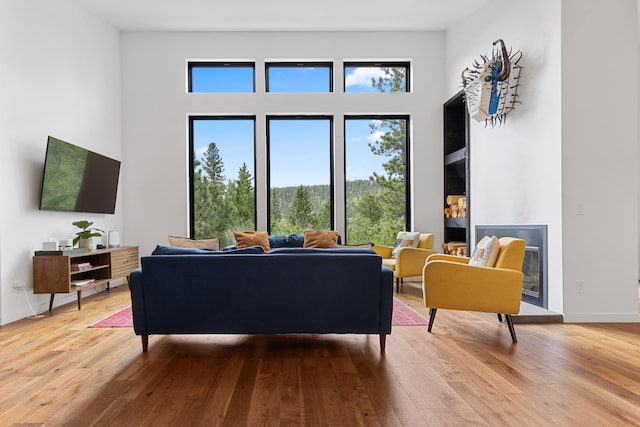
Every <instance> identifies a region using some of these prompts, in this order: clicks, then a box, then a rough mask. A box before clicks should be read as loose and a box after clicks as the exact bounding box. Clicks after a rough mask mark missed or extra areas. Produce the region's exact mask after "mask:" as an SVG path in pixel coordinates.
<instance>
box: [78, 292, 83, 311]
mask: <svg viewBox="0 0 640 427" xmlns="http://www.w3.org/2000/svg"><path fill="white" fill-rule="evenodd" d="M80 301H82V291H78V310H80V309H81V308H82V303H81V302H80Z"/></svg>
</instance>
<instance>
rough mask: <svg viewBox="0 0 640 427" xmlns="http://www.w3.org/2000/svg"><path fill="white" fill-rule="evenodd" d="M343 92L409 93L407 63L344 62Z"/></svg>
mask: <svg viewBox="0 0 640 427" xmlns="http://www.w3.org/2000/svg"><path fill="white" fill-rule="evenodd" d="M344 91H345V92H409V91H410V90H409V63H405V62H381V63H377V62H376V63H368V62H345V64H344Z"/></svg>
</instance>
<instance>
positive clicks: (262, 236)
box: [233, 231, 271, 252]
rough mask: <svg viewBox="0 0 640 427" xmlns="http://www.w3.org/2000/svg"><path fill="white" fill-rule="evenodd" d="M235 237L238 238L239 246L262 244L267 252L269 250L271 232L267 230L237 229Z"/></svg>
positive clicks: (237, 243)
mask: <svg viewBox="0 0 640 427" xmlns="http://www.w3.org/2000/svg"><path fill="white" fill-rule="evenodd" d="M233 237H234V238H235V239H236V246H237V247H238V248H247V247H249V246H262V247H263V248H264V251H265V252H269V249H271V246H269V233H267V232H266V231H235V232H234V233H233Z"/></svg>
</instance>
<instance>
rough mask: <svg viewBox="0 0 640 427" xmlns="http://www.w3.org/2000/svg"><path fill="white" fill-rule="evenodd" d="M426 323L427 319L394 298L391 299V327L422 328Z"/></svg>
mask: <svg viewBox="0 0 640 427" xmlns="http://www.w3.org/2000/svg"><path fill="white" fill-rule="evenodd" d="M428 323H429V322H427V319H425V318H424V317H422V315H420V314H418V313H417V312H416V311H414V310H413V309H412V308H411V307H409V306H408V305H407V304H405V303H403V302H402V301H400V300H398V299H396V298H394V299H393V317H392V318H391V324H392V325H393V326H422V325H427V324H428Z"/></svg>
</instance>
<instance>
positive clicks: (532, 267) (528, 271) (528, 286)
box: [476, 225, 548, 308]
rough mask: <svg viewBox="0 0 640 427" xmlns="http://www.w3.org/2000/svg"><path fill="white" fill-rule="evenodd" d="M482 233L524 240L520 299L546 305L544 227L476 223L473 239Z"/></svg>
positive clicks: (545, 229)
mask: <svg viewBox="0 0 640 427" xmlns="http://www.w3.org/2000/svg"><path fill="white" fill-rule="evenodd" d="M484 236H496V237H516V238H518V239H523V240H524V241H525V245H526V246H525V254H524V263H523V266H522V272H523V273H524V280H523V282H522V301H524V302H527V303H529V304H532V305H536V306H538V307H543V308H548V300H547V298H548V292H547V226H546V225H476V242H478V241H480V239H482V238H483V237H484Z"/></svg>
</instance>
